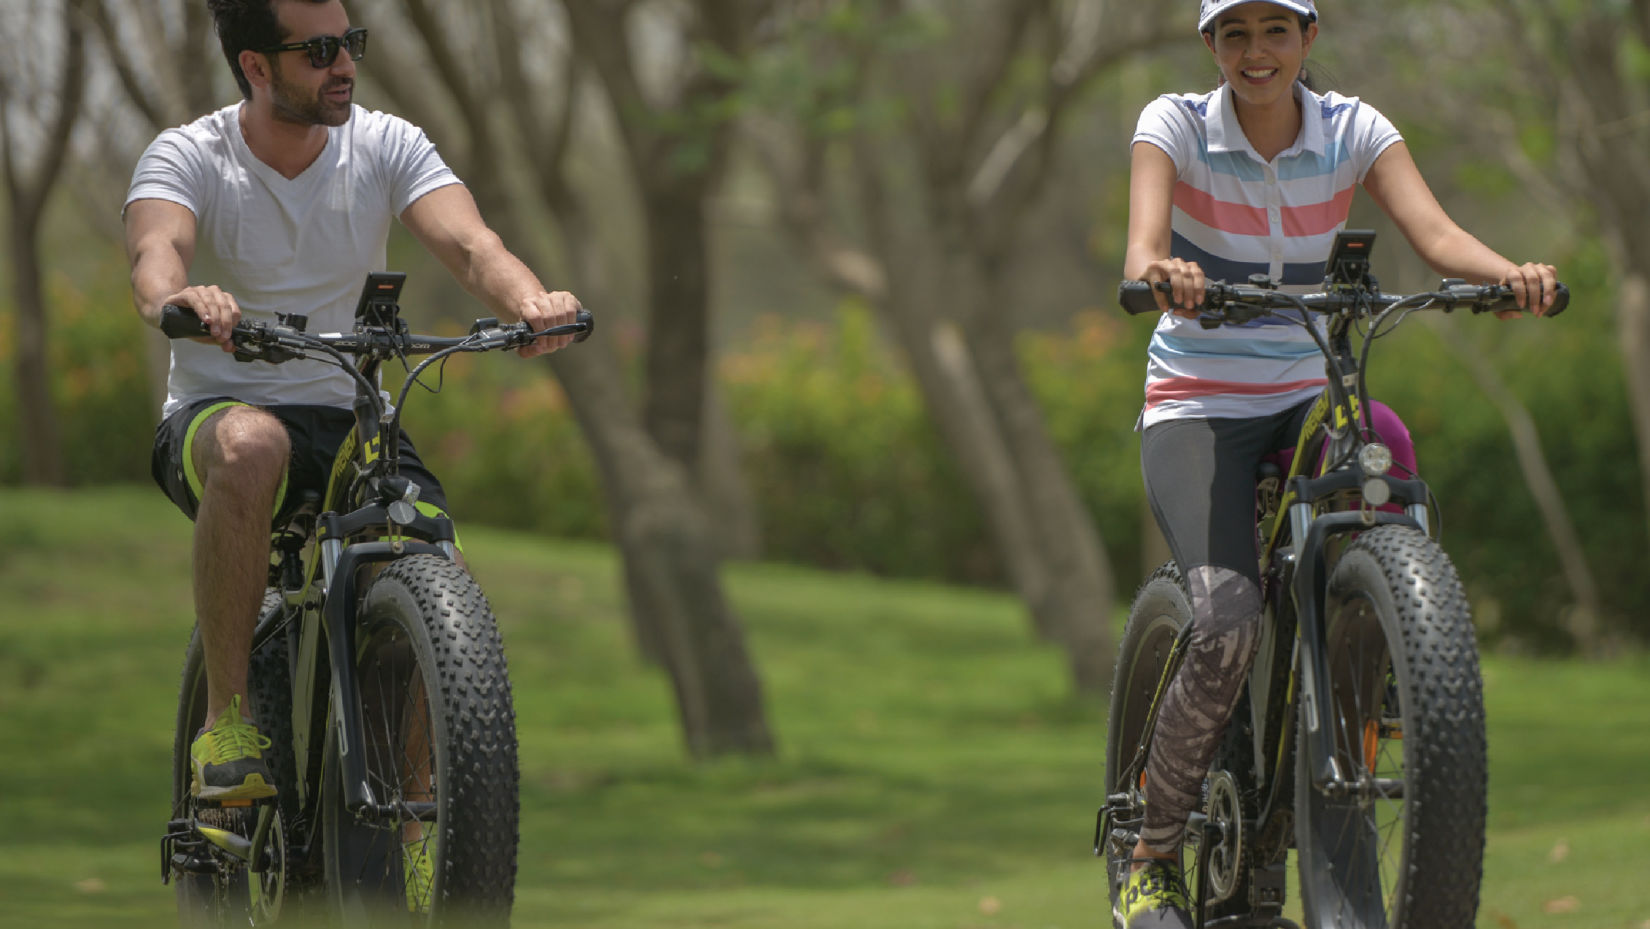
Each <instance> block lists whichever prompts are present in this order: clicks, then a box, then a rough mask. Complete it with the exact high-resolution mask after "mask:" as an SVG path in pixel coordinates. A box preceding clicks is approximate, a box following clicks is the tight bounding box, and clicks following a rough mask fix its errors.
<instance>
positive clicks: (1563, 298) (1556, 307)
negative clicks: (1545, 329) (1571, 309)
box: [1543, 281, 1570, 319]
mask: <svg viewBox="0 0 1650 929" xmlns="http://www.w3.org/2000/svg"><path fill="white" fill-rule="evenodd" d="M1569 305H1570V288H1568V287H1566V286H1564V283H1563V282H1562V281H1561V282H1559V285H1558V290H1557V292H1555V293H1554V294H1553V305H1552V306H1550V307H1548V308H1547V313H1546V315H1545V316H1544V317H1543V318H1545V319H1552V318H1553V317H1554V316H1557V315H1558V314H1560V313H1562V312H1564V309H1565V308H1566V307H1568V306H1569Z"/></svg>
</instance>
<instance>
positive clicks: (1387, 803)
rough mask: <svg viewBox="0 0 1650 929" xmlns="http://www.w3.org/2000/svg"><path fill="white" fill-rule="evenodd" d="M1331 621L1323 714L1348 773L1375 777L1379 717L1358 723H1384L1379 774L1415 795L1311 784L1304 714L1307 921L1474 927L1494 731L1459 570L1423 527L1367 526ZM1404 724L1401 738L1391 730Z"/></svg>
mask: <svg viewBox="0 0 1650 929" xmlns="http://www.w3.org/2000/svg"><path fill="white" fill-rule="evenodd" d="M1324 628H1325V633H1326V639H1325V642H1326V645H1327V646H1328V648H1327V649H1326V652H1327V654H1328V655H1329V656H1330V663H1329V668H1330V670H1329V677H1330V686H1331V688H1332V694H1333V696H1332V698H1331V706H1330V707H1327V708H1321V709H1320V710H1319V712H1320V714H1321V716H1322V718H1323V720H1324V723H1325V724H1326V725H1328V726H1329V727H1330V730H1331V731H1332V732H1333V733H1334V735H1335V741H1336V748H1335V754H1336V759H1337V763H1338V764H1339V765H1340V766H1341V770H1342V771H1343V772H1346V773H1347V774H1348V775H1349V776H1356V775H1357V774H1359V773H1362V772H1364V771H1365V770H1366V769H1367V764H1366V762H1365V760H1364V757H1365V756H1364V749H1365V748H1366V746H1365V745H1364V735H1363V733H1364V731H1365V727H1366V725H1367V723H1362V724H1360V722H1359V721H1358V720H1360V719H1368V718H1380V719H1382V720H1385V721H1387V722H1383V723H1382V725H1381V729H1380V731H1381V737H1380V738H1379V741H1377V742H1376V743H1375V746H1374V747H1375V750H1376V756H1377V757H1376V773H1377V774H1379V775H1380V776H1382V777H1385V778H1392V779H1397V780H1401V781H1402V785H1403V796H1402V798H1401V799H1399V800H1397V801H1394V800H1393V799H1389V798H1386V797H1382V796H1366V797H1364V798H1361V799H1360V798H1353V799H1348V800H1345V801H1334V800H1331V799H1330V798H1329V797H1326V796H1325V795H1324V794H1322V793H1321V792H1319V791H1318V790H1316V789H1314V788H1313V787H1311V786H1310V783H1311V782H1310V775H1309V773H1308V770H1307V768H1308V760H1307V757H1308V754H1309V753H1308V751H1307V744H1308V743H1307V741H1306V738H1307V734H1306V730H1305V726H1306V720H1305V716H1306V714H1305V713H1302V714H1300V716H1301V726H1302V728H1301V734H1300V742H1299V743H1298V746H1297V762H1296V772H1297V788H1296V796H1295V802H1296V842H1297V844H1298V846H1299V855H1298V861H1299V867H1300V883H1301V897H1302V906H1303V908H1304V912H1305V917H1306V924H1308V925H1322V926H1390V927H1394V929H1401V927H1425V929H1435V927H1437V929H1453V927H1462V929H1465V927H1470V926H1472V925H1473V922H1474V919H1475V917H1476V913H1477V910H1478V894H1479V884H1480V881H1481V879H1482V876H1483V853H1484V820H1485V812H1486V805H1487V801H1486V797H1485V793H1486V785H1487V775H1486V737H1485V731H1484V702H1483V683H1482V679H1481V677H1480V675H1479V669H1478V653H1477V647H1476V643H1475V639H1474V635H1473V628H1472V620H1471V615H1470V611H1469V608H1468V604H1467V599H1466V595H1465V593H1464V592H1463V590H1462V587H1461V582H1460V580H1459V578H1458V577H1457V576H1456V573H1455V569H1454V567H1453V566H1452V565H1451V564H1450V561H1449V558H1448V556H1447V555H1446V554H1445V553H1444V551H1443V549H1441V548H1439V547H1438V545H1437V544H1436V543H1435V542H1433V541H1432V540H1431V539H1430V538H1428V537H1427V536H1426V535H1424V534H1422V533H1421V532H1418V531H1416V530H1414V529H1410V528H1407V527H1401V526H1383V527H1379V528H1376V529H1373V530H1371V531H1369V532H1365V533H1363V534H1361V535H1360V536H1359V537H1358V538H1357V539H1356V540H1355V541H1353V542H1352V543H1351V544H1350V545H1349V546H1347V548H1346V550H1345V551H1344V552H1343V553H1342V554H1341V556H1340V558H1339V559H1338V561H1337V562H1336V564H1335V567H1334V569H1333V571H1332V572H1331V574H1330V579H1329V582H1328V587H1327V596H1326V598H1325V613H1324ZM1383 651H1384V652H1385V655H1384V656H1383V655H1381V654H1380V653H1381V652H1383ZM1372 659H1373V660H1372ZM1371 668H1375V669H1376V670H1373V671H1372V670H1371ZM1387 669H1390V673H1388V670H1387ZM1394 704H1396V705H1395V706H1394ZM1376 705H1378V707H1376ZM1372 707H1375V708H1373V709H1372ZM1371 713H1375V714H1376V716H1375V717H1371V716H1370V714H1371ZM1390 723H1395V724H1396V725H1397V726H1398V727H1399V728H1398V729H1397V730H1393V729H1392V726H1391V725H1390ZM1394 732H1397V733H1401V739H1400V738H1388V737H1387V736H1388V735H1389V734H1392V733H1394Z"/></svg>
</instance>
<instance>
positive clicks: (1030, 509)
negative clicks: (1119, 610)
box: [966, 281, 1116, 694]
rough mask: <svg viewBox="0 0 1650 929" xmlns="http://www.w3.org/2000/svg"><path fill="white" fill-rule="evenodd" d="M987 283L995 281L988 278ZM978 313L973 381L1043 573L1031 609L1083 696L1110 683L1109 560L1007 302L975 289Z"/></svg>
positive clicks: (1112, 596) (972, 329)
mask: <svg viewBox="0 0 1650 929" xmlns="http://www.w3.org/2000/svg"><path fill="white" fill-rule="evenodd" d="M992 283H998V282H997V281H993V282H992ZM981 294H982V296H984V297H985V298H986V299H985V300H984V301H983V306H982V307H981V309H982V310H983V312H979V313H975V314H973V317H974V320H973V323H972V324H971V325H969V326H968V327H967V329H966V331H967V332H968V334H969V339H968V341H969V345H970V347H971V349H972V354H973V356H974V359H975V363H976V365H977V366H978V369H979V373H980V380H981V383H982V384H983V385H984V386H985V389H986V394H987V396H988V397H989V398H990V401H991V410H992V411H993V412H994V413H995V414H996V417H995V418H996V422H997V425H998V427H999V428H1000V429H1001V431H1002V434H1003V441H1004V444H1005V446H1006V448H1007V450H1008V454H1009V456H1010V458H1011V460H1012V462H1013V464H1014V468H1015V472H1016V474H1017V476H1018V485H1019V488H1020V490H1021V495H1022V499H1021V500H1020V501H1019V505H1020V506H1022V507H1024V509H1025V512H1026V514H1027V516H1028V517H1029V518H1030V523H1031V528H1032V532H1033V541H1034V543H1035V544H1036V546H1037V549H1038V552H1039V554H1040V555H1041V558H1040V561H1041V563H1042V566H1043V570H1044V572H1045V573H1046V575H1047V577H1046V590H1045V596H1044V599H1043V600H1042V602H1041V603H1034V604H1032V610H1033V611H1034V612H1035V613H1038V614H1041V619H1039V621H1038V625H1039V626H1040V627H1042V628H1047V629H1052V630H1054V632H1055V636H1056V638H1057V639H1058V640H1059V641H1060V642H1061V643H1062V644H1063V645H1065V647H1066V650H1067V654H1068V657H1069V659H1070V662H1071V671H1072V680H1073V682H1074V683H1075V684H1076V686H1077V689H1078V690H1080V691H1083V692H1086V693H1100V694H1103V693H1107V692H1109V691H1110V688H1111V673H1112V665H1113V657H1114V656H1113V652H1112V641H1111V631H1110V629H1111V626H1110V621H1111V611H1112V608H1113V604H1114V603H1115V601H1116V589H1115V587H1114V585H1113V581H1112V572H1111V563H1110V561H1109V560H1108V558H1107V556H1106V552H1105V550H1104V549H1103V548H1102V547H1101V544H1100V533H1099V531H1098V530H1097V529H1096V528H1095V522H1094V517H1093V515H1092V514H1091V513H1090V512H1089V511H1088V508H1087V506H1086V505H1085V504H1084V502H1083V499H1082V497H1081V496H1080V495H1079V494H1078V492H1077V485H1076V484H1075V482H1073V481H1072V479H1071V473H1070V470H1069V468H1068V467H1067V466H1066V462H1065V459H1064V458H1063V457H1062V455H1061V454H1060V450H1059V449H1058V448H1057V447H1056V446H1055V444H1054V441H1053V439H1052V438H1051V437H1050V435H1049V432H1048V426H1047V424H1046V422H1045V421H1044V418H1043V411H1042V408H1041V407H1040V406H1039V405H1038V402H1037V398H1036V397H1035V396H1034V395H1033V394H1032V392H1031V388H1030V386H1029V385H1028V384H1027V383H1026V380H1025V376H1024V374H1023V373H1022V372H1021V370H1020V362H1019V358H1018V357H1017V356H1016V355H1015V353H1014V335H1013V332H1012V331H1011V329H1010V327H1008V326H1006V325H1004V324H1003V322H1002V317H1001V314H1000V313H999V312H993V309H994V308H1000V307H1004V306H1008V305H1010V304H1009V302H1008V296H1007V295H1006V294H1001V293H999V292H998V290H997V288H996V287H992V286H987V287H985V288H982V290H981Z"/></svg>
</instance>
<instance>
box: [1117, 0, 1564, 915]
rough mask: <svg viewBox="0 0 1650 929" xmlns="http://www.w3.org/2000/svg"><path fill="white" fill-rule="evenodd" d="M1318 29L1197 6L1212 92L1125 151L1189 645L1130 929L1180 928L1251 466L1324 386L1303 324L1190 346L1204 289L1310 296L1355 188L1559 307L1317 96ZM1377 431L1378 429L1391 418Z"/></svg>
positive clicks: (1152, 448)
mask: <svg viewBox="0 0 1650 929" xmlns="http://www.w3.org/2000/svg"><path fill="white" fill-rule="evenodd" d="M1317 19H1318V17H1317V9H1316V5H1315V3H1314V0H1201V10H1200V13H1199V17H1198V30H1199V32H1200V33H1201V34H1202V37H1203V41H1204V44H1205V45H1206V46H1207V47H1208V48H1209V50H1210V52H1211V53H1212V54H1213V55H1214V59H1215V62H1216V64H1217V65H1218V66H1219V69H1220V77H1221V81H1220V85H1219V86H1218V87H1217V88H1216V89H1215V90H1213V91H1210V92H1207V93H1201V94H1169V95H1165V96H1162V97H1159V98H1158V99H1156V100H1154V101H1152V102H1151V103H1150V104H1148V105H1147V106H1146V108H1145V109H1144V110H1143V111H1142V112H1141V114H1140V120H1139V123H1138V126H1137V128H1136V130H1135V135H1134V139H1133V143H1132V152H1131V158H1132V161H1131V168H1130V178H1129V238H1128V252H1127V256H1126V258H1125V263H1124V277H1126V278H1129V279H1131V280H1146V281H1151V282H1153V283H1154V284H1156V283H1160V282H1162V283H1167V284H1168V285H1169V291H1168V292H1167V293H1165V292H1162V291H1157V292H1156V293H1155V296H1156V298H1157V302H1158V306H1159V307H1160V308H1161V309H1162V310H1163V311H1164V315H1163V317H1162V319H1161V320H1160V322H1159V323H1158V326H1157V331H1156V332H1155V333H1154V335H1153V337H1152V341H1151V346H1150V348H1149V350H1148V362H1147V376H1146V403H1145V408H1144V410H1143V411H1142V414H1141V417H1140V422H1139V425H1138V428H1139V429H1141V430H1142V438H1141V470H1142V472H1143V474H1144V477H1145V482H1146V494H1147V498H1148V500H1149V501H1150V503H1151V506H1152V512H1153V513H1154V515H1155V516H1156V518H1157V521H1158V525H1159V526H1160V527H1161V528H1162V530H1163V534H1164V536H1165V538H1166V539H1167V541H1168V544H1169V548H1170V551H1171V552H1172V553H1173V555H1174V559H1175V562H1176V563H1177V564H1178V565H1179V567H1180V571H1181V574H1182V576H1183V577H1184V578H1185V581H1186V586H1187V590H1188V593H1189V594H1190V599H1191V605H1192V616H1193V626H1192V638H1191V642H1190V647H1189V649H1188V652H1187V657H1186V659H1185V661H1184V662H1183V663H1182V664H1181V666H1180V669H1179V671H1178V672H1176V675H1175V679H1174V680H1173V682H1172V683H1171V685H1170V687H1169V690H1168V693H1167V695H1166V697H1165V699H1164V702H1163V706H1162V709H1161V711H1160V715H1159V717H1158V721H1157V728H1156V735H1155V737H1154V739H1153V742H1152V748H1151V754H1150V757H1149V759H1148V762H1147V768H1146V788H1145V789H1146V794H1147V800H1148V803H1147V808H1146V822H1145V826H1144V827H1143V828H1142V830H1141V835H1140V842H1139V844H1138V845H1137V846H1136V848H1135V851H1134V862H1133V865H1132V873H1131V874H1130V877H1129V880H1128V884H1127V886H1126V887H1125V888H1124V890H1123V893H1122V895H1121V900H1122V901H1123V910H1124V918H1125V920H1126V922H1127V925H1128V926H1130V927H1141V926H1189V925H1190V924H1191V921H1190V916H1189V914H1188V913H1187V908H1188V904H1187V896H1186V892H1185V888H1184V886H1183V880H1182V877H1181V873H1180V868H1179V864H1178V862H1179V849H1180V844H1181V841H1182V839H1183V837H1184V833H1185V827H1186V820H1187V816H1188V815H1189V814H1190V812H1191V811H1192V809H1193V807H1194V806H1195V805H1196V804H1197V802H1198V798H1199V792H1200V789H1201V786H1202V784H1203V780H1204V776H1205V774H1206V773H1207V771H1208V768H1209V763H1210V760H1211V758H1212V757H1213V754H1214V751H1215V749H1216V746H1217V743H1218V741H1219V739H1220V737H1221V734H1222V732H1223V731H1224V729H1225V727H1226V723H1227V720H1228V719H1229V718H1230V717H1231V714H1232V709H1233V706H1234V704H1235V703H1236V701H1237V698H1238V694H1239V690H1240V688H1241V685H1242V682H1243V679H1244V676H1245V674H1246V673H1247V671H1248V668H1249V665H1250V663H1251V662H1252V661H1253V658H1254V650H1255V645H1256V642H1257V637H1258V632H1259V625H1260V616H1261V590H1260V576H1259V569H1258V566H1257V561H1256V552H1255V524H1254V516H1255V514H1254V493H1255V485H1254V473H1255V467H1256V465H1257V464H1258V463H1259V462H1260V460H1261V459H1262V458H1263V457H1265V456H1266V455H1269V454H1271V453H1273V452H1276V451H1280V450H1282V449H1283V448H1285V447H1289V446H1292V445H1293V442H1294V439H1295V437H1296V436H1297V435H1298V434H1299V431H1300V429H1301V426H1302V423H1303V421H1304V418H1305V415H1306V413H1307V411H1308V409H1309V408H1310V407H1311V405H1312V402H1313V401H1314V400H1315V399H1316V398H1317V396H1318V394H1319V393H1320V392H1321V390H1322V388H1323V385H1324V367H1323V357H1322V355H1320V354H1319V352H1318V350H1317V348H1316V345H1315V343H1314V342H1313V340H1312V336H1311V334H1310V333H1308V332H1305V331H1303V330H1302V329H1301V328H1300V327H1298V326H1296V325H1291V324H1288V323H1286V322H1282V321H1279V320H1275V319H1261V320H1257V321H1255V322H1252V323H1249V324H1246V325H1244V326H1237V327H1229V326H1222V327H1218V328H1214V329H1205V328H1203V327H1202V326H1201V325H1200V324H1199V323H1198V322H1197V321H1196V318H1197V313H1196V307H1197V306H1198V305H1199V304H1200V303H1201V302H1202V300H1203V293H1204V282H1205V281H1206V280H1226V281H1228V282H1232V283H1244V282H1246V281H1247V280H1248V278H1249V276H1250V275H1253V274H1262V275H1266V276H1267V277H1269V278H1271V279H1272V280H1273V281H1275V282H1277V283H1278V284H1279V285H1281V286H1282V288H1283V289H1285V290H1293V291H1302V292H1304V291H1310V290H1316V289H1320V288H1321V286H1322V282H1323V277H1324V263H1325V261H1326V259H1327V258H1328V257H1329V250H1330V245H1331V243H1332V242H1333V239H1334V236H1335V233H1336V232H1337V231H1339V230H1340V229H1341V228H1342V227H1343V226H1345V224H1346V219H1347V215H1348V212H1349V208H1350V205H1351V202H1352V195H1353V188H1354V187H1355V185H1357V184H1362V185H1363V187H1364V189H1365V190H1366V191H1368V193H1369V195H1370V196H1371V197H1372V198H1374V201H1375V203H1376V204H1377V205H1378V206H1379V207H1380V208H1381V209H1382V210H1383V211H1384V212H1385V213H1386V214H1387V215H1388V216H1389V217H1391V219H1392V221H1393V223H1394V224H1395V225H1396V226H1397V227H1398V229H1399V231H1401V232H1402V233H1403V234H1404V237H1405V238H1406V239H1408V240H1409V243H1410V245H1411V247H1413V248H1414V249H1415V251H1416V253H1417V254H1418V255H1420V257H1421V258H1422V259H1424V260H1425V261H1426V262H1427V264H1428V265H1430V266H1431V267H1432V268H1433V269H1434V270H1436V271H1437V272H1439V273H1440V274H1442V275H1444V276H1446V277H1458V278H1464V279H1466V280H1468V281H1472V282H1477V283H1494V282H1499V283H1504V284H1507V285H1509V286H1511V287H1512V288H1513V290H1514V292H1515V294H1516V297H1517V299H1518V304H1519V306H1520V307H1523V308H1525V309H1531V310H1533V311H1534V312H1536V313H1537V314H1540V313H1542V312H1544V311H1545V310H1546V309H1547V308H1548V307H1550V306H1551V305H1552V301H1553V297H1554V294H1555V290H1556V283H1557V278H1556V272H1555V270H1554V269H1553V267H1552V266H1551V265H1546V264H1539V263H1526V264H1522V265H1517V264H1514V263H1513V262H1511V261H1509V260H1507V259H1506V258H1503V257H1502V256H1501V255H1499V254H1497V253H1496V252H1495V251H1493V250H1492V249H1490V248H1489V247H1487V246H1485V245H1484V244H1483V243H1481V242H1479V241H1478V240H1477V239H1475V238H1474V237H1472V236H1471V235H1470V234H1468V233H1467V232H1466V231H1465V230H1463V229H1461V228H1460V227H1459V226H1458V225H1456V224H1455V223H1454V222H1453V221H1452V220H1451V219H1450V218H1449V216H1448V215H1447V214H1446V213H1445V212H1444V210H1443V208H1442V207H1441V206H1440V205H1439V203H1438V201H1437V199H1436V198H1434V196H1433V195H1432V192H1431V190H1430V189H1428V187H1427V185H1426V182H1425V181H1424V180H1423V179H1422V178H1421V174H1420V172H1419V171H1418V170H1417V169H1416V166H1415V162H1414V160H1413V159H1412V158H1411V157H1410V154H1409V150H1408V148H1407V147H1406V146H1405V145H1404V143H1403V140H1402V137H1401V136H1400V135H1399V133H1398V131H1397V130H1396V129H1395V128H1393V126H1392V124H1391V123H1390V122H1389V121H1388V120H1387V119H1386V118H1385V117H1384V116H1382V115H1381V114H1380V113H1379V112H1377V111H1376V110H1375V109H1374V108H1373V107H1371V106H1369V105H1368V104H1367V103H1363V102H1361V101H1359V100H1358V98H1356V97H1343V96H1341V95H1339V94H1335V93H1329V94H1324V95H1320V94H1318V93H1316V92H1314V91H1313V90H1312V89H1311V88H1310V86H1309V85H1308V82H1307V78H1306V72H1305V70H1304V64H1305V61H1306V57H1307V54H1308V52H1309V51H1310V50H1311V48H1312V43H1313V41H1314V40H1316V38H1317V36H1318V23H1317ZM1372 415H1375V416H1378V417H1379V418H1378V419H1377V428H1379V425H1380V418H1385V417H1389V416H1390V413H1389V412H1385V411H1375V412H1373V413H1372ZM1389 422H1395V419H1393V420H1389ZM1389 438H1390V437H1389ZM1402 458H1403V456H1402V455H1400V460H1402ZM1405 463H1406V464H1408V465H1411V466H1412V465H1413V460H1410V461H1407V462H1405Z"/></svg>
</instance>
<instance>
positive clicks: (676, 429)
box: [637, 178, 710, 469]
mask: <svg viewBox="0 0 1650 929" xmlns="http://www.w3.org/2000/svg"><path fill="white" fill-rule="evenodd" d="M637 180H638V181H639V182H640V183H641V184H643V185H646V184H647V181H648V179H647V178H638V179H637ZM705 197H706V190H705V189H704V184H703V182H702V181H701V180H692V179H684V180H682V181H681V182H679V183H677V184H676V185H674V187H673V188H671V189H664V190H661V189H648V188H646V187H645V186H644V188H643V194H642V200H643V210H644V211H645V212H646V214H647V223H646V225H647V255H648V303H649V306H648V332H647V386H646V399H645V400H644V403H643V413H642V420H643V422H645V423H646V424H647V431H648V434H649V435H651V436H653V440H654V441H655V442H657V443H658V444H659V448H660V450H662V451H663V452H664V453H665V454H666V455H669V456H670V457H671V458H672V459H673V460H674V461H676V462H677V463H678V464H681V465H683V466H684V467H687V468H690V469H694V468H696V467H697V464H698V461H699V441H700V435H701V433H702V425H701V424H702V421H703V418H704V411H705V395H706V391H705V379H706V375H707V373H708V372H707V370H706V368H707V365H706V358H707V357H708V354H709V351H710V336H709V334H710V313H709V306H710V292H709V282H708V281H707V280H706V275H707V266H708V264H709V261H710V256H709V255H708V254H707V250H706V244H705V240H706V226H707V223H706V221H705V210H704V201H705Z"/></svg>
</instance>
